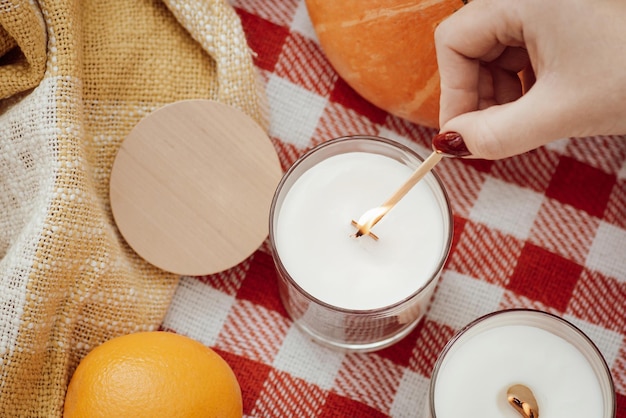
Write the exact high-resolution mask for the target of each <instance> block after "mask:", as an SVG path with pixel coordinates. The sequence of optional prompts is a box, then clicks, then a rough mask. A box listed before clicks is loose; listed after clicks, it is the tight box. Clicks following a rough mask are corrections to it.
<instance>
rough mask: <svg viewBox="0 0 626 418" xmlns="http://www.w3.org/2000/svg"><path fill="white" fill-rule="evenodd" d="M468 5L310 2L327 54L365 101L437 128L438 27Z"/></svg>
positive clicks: (447, 0) (428, 0) (450, 0)
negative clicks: (434, 35) (436, 47)
mask: <svg viewBox="0 0 626 418" xmlns="http://www.w3.org/2000/svg"><path fill="white" fill-rule="evenodd" d="M466 1H467V0H306V4H307V9H308V11H309V15H310V17H311V21H312V23H313V27H314V28H315V32H316V34H317V37H318V39H319V41H320V45H321V47H322V50H323V51H324V53H325V54H326V57H327V58H328V60H329V61H330V63H331V65H332V66H333V67H334V69H335V71H337V73H338V74H339V75H340V76H341V77H342V78H343V79H344V80H345V81H346V82H347V83H348V84H349V85H350V86H351V87H352V88H353V89H354V90H355V91H356V92H357V93H359V94H360V95H361V96H362V97H363V98H365V99H366V100H368V101H369V102H371V103H373V104H375V105H376V106H378V107H380V108H381V109H383V110H386V111H387V112H389V113H391V114H394V115H397V116H399V117H402V118H405V119H407V120H409V121H411V122H415V123H419V124H422V125H425V126H430V127H437V126H438V124H439V123H438V118H439V92H440V90H439V73H438V71H437V61H436V60H437V59H436V55H435V44H434V40H433V33H434V31H435V27H436V26H437V25H438V24H439V23H440V22H441V21H442V20H443V19H445V18H446V17H447V16H449V15H450V14H452V13H453V12H454V11H455V10H457V9H459V8H460V7H462V6H463V3H465V2H466Z"/></svg>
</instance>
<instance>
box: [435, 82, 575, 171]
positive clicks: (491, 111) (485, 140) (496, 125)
mask: <svg viewBox="0 0 626 418" xmlns="http://www.w3.org/2000/svg"><path fill="white" fill-rule="evenodd" d="M554 102H555V101H554V100H550V99H549V98H546V97H542V95H541V94H537V93H536V89H531V90H530V91H529V92H528V93H527V94H526V95H524V96H522V97H520V98H519V99H518V100H516V101H514V102H510V103H506V104H502V105H495V106H491V107H489V108H486V109H483V110H476V111H472V112H468V113H464V114H461V115H459V116H456V117H454V118H452V119H450V120H448V121H447V122H446V123H445V124H444V125H443V126H442V127H441V130H440V131H441V132H450V131H451V132H458V133H459V134H460V135H461V136H462V137H463V140H464V142H465V145H466V147H467V149H468V150H469V151H470V152H471V153H472V156H473V157H477V158H484V159H488V160H497V159H502V158H506V157H511V156H513V155H517V154H522V153H524V152H526V151H530V150H532V149H535V148H538V147H540V146H542V145H545V144H547V143H548V142H551V141H553V140H556V139H559V138H562V137H565V136H570V135H568V130H569V129H571V128H572V126H571V118H568V117H567V112H566V110H565V109H564V107H560V106H558V105H557V104H556V103H554ZM565 119H566V120H565ZM568 123H569V125H568ZM568 128H569V129H568Z"/></svg>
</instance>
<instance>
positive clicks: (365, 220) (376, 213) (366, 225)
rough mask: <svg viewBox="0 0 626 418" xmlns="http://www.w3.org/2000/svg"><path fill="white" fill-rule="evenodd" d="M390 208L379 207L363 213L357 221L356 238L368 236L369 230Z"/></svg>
mask: <svg viewBox="0 0 626 418" xmlns="http://www.w3.org/2000/svg"><path fill="white" fill-rule="evenodd" d="M390 209H391V208H390V207H389V206H379V207H376V208H372V209H370V210H368V211H367V212H365V213H364V214H363V215H361V217H360V218H359V220H358V221H357V224H358V228H359V229H358V230H357V231H356V234H355V235H356V236H357V238H358V237H360V236H362V235H368V234H369V233H370V230H371V229H372V228H373V227H374V225H376V224H377V223H378V221H380V220H381V219H382V217H383V216H385V215H386V214H387V212H389V210H390Z"/></svg>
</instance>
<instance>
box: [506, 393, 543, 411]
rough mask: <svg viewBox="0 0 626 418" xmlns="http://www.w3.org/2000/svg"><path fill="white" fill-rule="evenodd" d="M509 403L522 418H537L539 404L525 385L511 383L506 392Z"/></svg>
mask: <svg viewBox="0 0 626 418" xmlns="http://www.w3.org/2000/svg"><path fill="white" fill-rule="evenodd" d="M506 396H507V400H508V401H509V404H510V405H511V406H512V407H513V409H515V410H516V411H517V412H519V413H520V415H521V416H522V417H524V418H538V417H539V405H538V404H537V399H535V395H533V392H532V391H531V390H530V388H528V387H527V386H525V385H513V386H511V387H510V388H509V389H508V390H507V392H506Z"/></svg>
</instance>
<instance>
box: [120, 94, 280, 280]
mask: <svg viewBox="0 0 626 418" xmlns="http://www.w3.org/2000/svg"><path fill="white" fill-rule="evenodd" d="M281 175H282V170H281V167H280V162H279V160H278V156H277V155H276V152H275V150H274V147H273V145H272V143H271V141H270V140H269V138H268V137H267V135H266V134H265V132H264V131H263V129H262V128H261V127H260V126H259V125H258V124H257V123H256V122H255V121H254V120H252V119H251V118H250V117H248V116H247V115H246V114H244V113H243V112H241V111H239V110H237V109H235V108H233V107H230V106H227V105H224V104H221V103H217V102H214V101H210V100H188V101H182V102H176V103H173V104H170V105H167V106H164V107H162V108H161V109H158V110H156V111H155V112H153V113H151V114H150V115H148V116H146V117H145V118H144V119H142V120H141V121H140V122H139V123H138V124H137V125H136V126H135V127H134V128H133V130H132V131H131V132H130V134H129V135H128V137H127V138H126V139H125V140H124V142H123V143H122V145H121V147H120V149H119V152H118V154H117V156H116V158H115V161H114V163H113V168H112V171H111V181H110V199H111V210H112V212H113V217H114V219H115V222H116V224H117V226H118V228H119V230H120V232H121V234H122V236H123V237H124V239H125V240H126V242H128V244H129V245H130V246H131V247H132V248H133V249H134V250H135V251H136V252H137V254H139V255H140V256H141V257H143V258H144V259H145V260H146V261H148V262H149V263H151V264H154V265H155V266H157V267H159V268H161V269H163V270H166V271H169V272H173V273H177V274H181V275H192V276H199V275H207V274H213V273H217V272H220V271H223V270H225V269H228V268H230V267H233V266H235V265H236V264H238V263H240V262H241V261H243V260H244V259H245V258H246V257H248V256H249V255H251V254H252V253H253V252H254V251H255V250H256V249H257V248H258V247H259V246H260V245H261V244H262V243H263V241H264V240H265V238H266V237H267V234H268V223H269V209H270V204H271V200H272V197H273V195H274V191H275V189H276V186H277V185H278V182H279V181H280V178H281Z"/></svg>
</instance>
